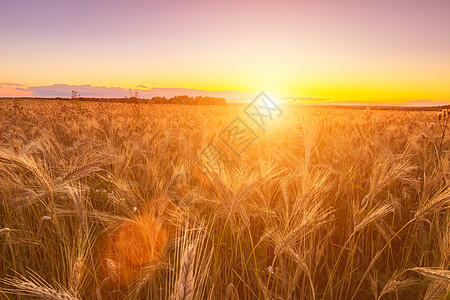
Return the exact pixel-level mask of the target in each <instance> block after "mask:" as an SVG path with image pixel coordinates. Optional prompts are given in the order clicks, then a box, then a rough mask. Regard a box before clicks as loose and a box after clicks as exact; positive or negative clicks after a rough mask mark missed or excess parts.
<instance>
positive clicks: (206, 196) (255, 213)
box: [0, 100, 450, 299]
mask: <svg viewBox="0 0 450 300" xmlns="http://www.w3.org/2000/svg"><path fill="white" fill-rule="evenodd" d="M242 109H243V107H240V106H211V107H189V106H175V105H146V104H124V103H110V104H108V103H83V104H81V103H70V102H66V101H61V102H57V101H53V102H51V101H48V102H45V103H43V102H38V101H31V100H30V101H18V102H13V101H9V100H8V101H6V100H4V101H1V102H0V119H1V120H3V121H2V122H1V123H0V187H1V189H0V197H1V206H0V252H1V255H0V277H1V280H0V281H1V283H0V295H1V296H2V297H4V298H6V299H18V298H22V299H28V298H30V297H31V298H41V299H223V298H226V299H289V298H291V299H421V298H424V299H446V298H448V297H449V295H450V293H449V284H450V274H449V268H450V239H449V236H450V228H449V225H450V222H449V221H450V220H449V207H450V190H449V189H448V181H449V179H450V162H449V153H450V152H449V151H450V144H449V139H448V138H447V130H448V128H447V127H448V124H447V123H448V120H449V116H448V113H447V111H443V112H441V113H439V114H438V113H435V112H403V111H372V110H365V111H363V110H343V109H342V110H341V109H336V110H332V109H312V108H302V107H300V106H292V105H291V106H289V107H286V108H284V114H283V117H282V120H281V121H280V123H279V124H276V126H274V127H273V128H269V129H268V130H267V131H266V132H262V131H261V132H257V134H258V136H259V138H258V139H257V140H256V141H255V142H254V143H253V144H252V145H251V146H250V147H249V148H248V149H246V151H245V152H243V153H242V154H241V155H239V156H236V157H234V159H233V160H232V161H231V162H230V163H229V165H227V167H226V168H224V169H223V172H221V173H220V174H213V175H208V174H205V173H203V172H202V171H201V169H199V168H198V166H197V165H196V160H197V158H198V154H199V153H200V152H201V151H202V150H203V149H205V148H206V147H207V145H208V144H209V143H210V142H211V141H213V139H214V138H215V137H216V136H217V135H218V134H219V133H220V132H221V130H222V129H223V128H224V127H225V126H226V125H227V124H229V122H231V121H232V120H233V119H234V118H235V117H236V116H237V115H239V113H240V112H241V111H242Z"/></svg>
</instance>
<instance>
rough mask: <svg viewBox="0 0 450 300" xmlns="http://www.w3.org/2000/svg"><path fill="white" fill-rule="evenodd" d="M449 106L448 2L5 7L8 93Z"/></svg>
mask: <svg viewBox="0 0 450 300" xmlns="http://www.w3.org/2000/svg"><path fill="white" fill-rule="evenodd" d="M129 88H132V89H138V90H139V91H140V92H141V94H142V95H145V96H152V95H162V94H167V95H173V94H176V93H180V94H189V95H213V96H226V97H228V98H231V100H241V99H242V100H248V98H251V97H253V95H257V94H258V93H259V92H261V91H265V92H266V93H269V94H271V95H274V97H279V98H283V99H284V98H286V99H297V100H298V101H300V102H302V101H303V102H318V103H322V102H327V103H328V102H331V103H336V102H350V103H353V102H356V103H377V104H405V103H413V104H421V103H431V104H432V103H448V102H450V1H448V0H430V1H425V0H424V1H417V0H400V1H398V0H390V1H387V0H379V1H364V0H360V1H304V0H297V1H264V0H258V1H253V0H248V1H244V0H239V1H235V0H230V1H203V0H198V1H172V0H166V1H143V0H128V1H117V0H96V1H86V0H77V1H73V0H0V96H37V97H52V96H60V97H70V95H71V91H72V90H77V91H78V92H80V94H81V96H86V97H88V96H97V97H118V96H119V97H120V96H128V95H129V94H128V89H129Z"/></svg>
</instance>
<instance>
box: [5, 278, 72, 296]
mask: <svg viewBox="0 0 450 300" xmlns="http://www.w3.org/2000/svg"><path fill="white" fill-rule="evenodd" d="M0 282H2V283H4V284H7V285H10V286H12V287H13V288H6V289H3V290H4V291H5V292H6V293H10V294H15V295H20V296H26V297H33V298H37V299H45V300H78V298H77V297H76V296H73V295H71V294H70V293H68V292H66V291H57V290H55V289H53V288H51V287H50V286H46V285H44V284H41V285H38V284H36V283H34V282H32V281H30V280H28V279H26V278H25V277H23V276H21V278H16V277H8V278H6V279H0Z"/></svg>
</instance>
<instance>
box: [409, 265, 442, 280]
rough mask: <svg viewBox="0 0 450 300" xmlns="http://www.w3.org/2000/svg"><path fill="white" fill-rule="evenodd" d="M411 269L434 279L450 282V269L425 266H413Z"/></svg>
mask: <svg viewBox="0 0 450 300" xmlns="http://www.w3.org/2000/svg"><path fill="white" fill-rule="evenodd" d="M411 270H412V271H414V272H417V273H419V274H422V275H423V276H425V277H428V278H431V279H434V280H443V281H449V282H450V270H443V269H437V268H425V267H418V268H413V269H411Z"/></svg>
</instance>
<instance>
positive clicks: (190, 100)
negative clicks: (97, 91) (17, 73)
mask: <svg viewBox="0 0 450 300" xmlns="http://www.w3.org/2000/svg"><path fill="white" fill-rule="evenodd" d="M6 99H13V100H27V99H28V100H31V99H34V100H59V101H86V102H88V101H92V102H122V103H149V104H185V105H224V104H227V103H226V100H225V98H220V97H208V96H197V97H189V96H187V95H181V96H175V97H172V98H166V97H153V98H150V99H145V98H141V97H124V98H94V97H80V94H78V93H77V94H73V95H72V98H62V97H55V98H41V97H0V100H6Z"/></svg>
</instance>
